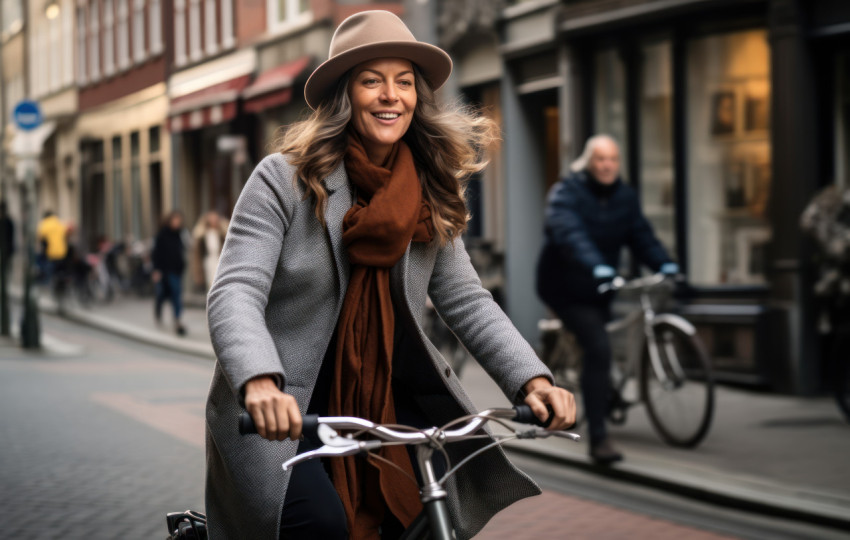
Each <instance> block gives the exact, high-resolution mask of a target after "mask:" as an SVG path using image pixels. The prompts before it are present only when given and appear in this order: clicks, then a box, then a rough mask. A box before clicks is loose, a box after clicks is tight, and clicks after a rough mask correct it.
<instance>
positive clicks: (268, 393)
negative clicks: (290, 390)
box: [245, 375, 301, 441]
mask: <svg viewBox="0 0 850 540" xmlns="http://www.w3.org/2000/svg"><path fill="white" fill-rule="evenodd" d="M245 409H247V410H248V412H249V413H251V418H253V419H254V424H255V425H256V426H257V433H259V434H260V436H261V437H263V438H265V439H268V440H270V441H282V440H284V439H286V438H287V437H289V438H290V439H292V440H293V441H294V440H297V439H298V438H299V437H301V411H299V410H298V403H297V402H296V401H295V398H294V397H292V396H290V395H289V394H284V393H283V392H281V391H280V389H279V388H278V387H277V384H276V383H275V381H274V378H272V377H270V376H268V375H263V376H260V377H256V378H254V379H251V380H250V381H248V382H247V383H245Z"/></svg>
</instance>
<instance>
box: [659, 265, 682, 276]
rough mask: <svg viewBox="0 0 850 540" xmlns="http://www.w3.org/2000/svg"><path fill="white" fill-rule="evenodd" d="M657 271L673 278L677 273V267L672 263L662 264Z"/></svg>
mask: <svg viewBox="0 0 850 540" xmlns="http://www.w3.org/2000/svg"><path fill="white" fill-rule="evenodd" d="M658 271H659V272H661V273H662V274H665V275H668V276H675V275H676V274H678V273H679V265H678V264H676V263H674V262H668V263H664V264H662V265H661V269H660V270H658Z"/></svg>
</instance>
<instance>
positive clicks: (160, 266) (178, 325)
mask: <svg viewBox="0 0 850 540" xmlns="http://www.w3.org/2000/svg"><path fill="white" fill-rule="evenodd" d="M184 251H185V247H184V244H183V214H182V213H181V212H180V211H178V210H175V211H173V212H171V214H169V216H168V218H167V219H166V220H165V224H164V225H163V226H162V228H161V229H160V230H159V233H157V235H156V240H155V241H154V246H153V254H152V256H151V259H152V262H153V275H152V279H153V282H154V284H155V286H156V300H155V303H154V317H155V318H156V321H157V323H159V322H161V321H162V304H163V302H165V301H166V300H170V301H171V307H172V308H173V309H174V330H175V332H177V335H180V336H184V335H186V327H185V326H183V323H182V322H180V315H181V313H182V311H183V301H182V296H183V271H184V270H185V269H186V257H185V254H184Z"/></svg>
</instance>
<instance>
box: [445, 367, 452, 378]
mask: <svg viewBox="0 0 850 540" xmlns="http://www.w3.org/2000/svg"><path fill="white" fill-rule="evenodd" d="M451 376H452V368H450V367H448V366H446V378H447V379H448V378H449V377H451Z"/></svg>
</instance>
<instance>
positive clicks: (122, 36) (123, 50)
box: [115, 0, 131, 71]
mask: <svg viewBox="0 0 850 540" xmlns="http://www.w3.org/2000/svg"><path fill="white" fill-rule="evenodd" d="M117 1H118V6H117V8H116V12H117V13H118V23H117V25H116V27H115V36H116V38H117V39H116V41H117V42H118V51H117V56H118V69H119V70H121V71H124V70H125V69H127V68H128V67H130V23H129V21H130V9H129V6H128V5H127V2H130V1H131V0H117Z"/></svg>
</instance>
